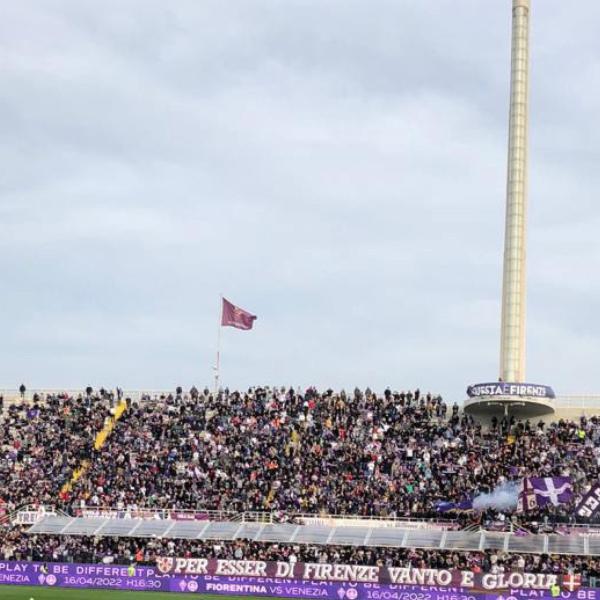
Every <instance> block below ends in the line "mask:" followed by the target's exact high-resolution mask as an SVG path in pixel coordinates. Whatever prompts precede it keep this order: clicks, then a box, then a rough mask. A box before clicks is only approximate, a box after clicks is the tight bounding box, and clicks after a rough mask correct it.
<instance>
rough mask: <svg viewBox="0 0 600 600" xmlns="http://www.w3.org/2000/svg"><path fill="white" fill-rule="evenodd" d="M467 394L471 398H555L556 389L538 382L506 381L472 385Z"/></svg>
mask: <svg viewBox="0 0 600 600" xmlns="http://www.w3.org/2000/svg"><path fill="white" fill-rule="evenodd" d="M467 396H469V398H478V397H479V396H514V397H522V396H527V397H530V398H545V399H548V400H554V398H555V397H556V396H555V394H554V390H553V389H552V388H551V387H549V386H547V385H539V384H537V383H509V382H505V381H495V382H493V383H476V384H475V385H470V386H469V387H468V388H467Z"/></svg>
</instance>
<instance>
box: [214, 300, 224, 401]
mask: <svg viewBox="0 0 600 600" xmlns="http://www.w3.org/2000/svg"><path fill="white" fill-rule="evenodd" d="M222 312H223V294H220V295H219V312H218V314H219V324H218V327H217V361H216V363H215V366H214V371H215V396H216V395H217V394H218V393H219V376H220V369H221V329H222V328H223V327H222V325H221V320H222Z"/></svg>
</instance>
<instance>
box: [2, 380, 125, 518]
mask: <svg viewBox="0 0 600 600" xmlns="http://www.w3.org/2000/svg"><path fill="white" fill-rule="evenodd" d="M23 393H24V392H23ZM113 404H114V399H112V397H111V396H105V397H101V396H99V395H92V394H86V395H82V396H81V397H76V398H74V397H69V396H67V395H56V396H47V397H45V398H44V400H43V401H41V400H40V399H38V398H35V399H32V401H31V402H25V401H23V402H20V403H16V404H15V403H13V404H7V405H6V406H4V402H2V403H0V505H2V507H3V510H4V511H7V512H11V511H13V510H15V509H16V508H19V507H22V506H24V505H28V504H34V503H36V504H46V505H50V506H52V505H56V503H57V499H58V494H59V491H60V489H61V487H62V486H63V485H64V484H65V483H67V482H68V481H69V479H70V478H71V476H72V474H73V471H74V469H75V468H77V467H78V466H79V465H80V464H81V462H82V461H83V460H85V459H89V458H91V457H92V451H93V443H94V438H95V436H96V434H97V433H98V431H99V430H101V429H102V427H103V426H104V423H105V421H106V419H107V418H109V417H110V414H111V410H112V405H113Z"/></svg>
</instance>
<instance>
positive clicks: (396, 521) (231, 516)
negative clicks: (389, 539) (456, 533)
mask: <svg viewBox="0 0 600 600" xmlns="http://www.w3.org/2000/svg"><path fill="white" fill-rule="evenodd" d="M70 512H71V513H72V515H73V516H75V517H83V518H92V517H100V518H108V519H146V520H152V519H155V520H165V519H171V520H175V521H236V522H241V523H296V524H298V523H302V524H303V525H326V526H331V527H352V526H355V527H377V528H379V527H403V528H405V529H451V528H455V527H456V522H455V521H451V520H445V519H415V518H412V519H411V518H408V517H377V516H360V515H328V514H314V513H293V512H283V511H277V512H268V511H246V512H240V513H238V512H234V511H227V510H202V509H196V510H189V509H185V510H178V509H166V508H144V507H138V508H114V507H104V506H103V507H92V506H89V507H85V508H75V509H72V510H71V511H70Z"/></svg>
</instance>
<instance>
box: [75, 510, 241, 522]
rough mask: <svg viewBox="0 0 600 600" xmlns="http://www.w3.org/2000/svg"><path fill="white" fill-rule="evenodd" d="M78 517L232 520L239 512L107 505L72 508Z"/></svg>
mask: <svg viewBox="0 0 600 600" xmlns="http://www.w3.org/2000/svg"><path fill="white" fill-rule="evenodd" d="M70 512H72V514H73V515H74V516H76V517H84V518H86V519H89V518H92V517H102V518H106V519H148V520H152V519H157V520H165V519H172V520H175V521H232V520H235V517H236V516H237V514H238V513H236V512H234V511H226V510H202V509H201V508H200V509H197V510H188V509H185V510H178V509H168V508H144V507H140V508H131V507H129V508H114V507H107V506H98V507H95V506H87V507H85V508H76V509H72V510H71V511H70Z"/></svg>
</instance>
